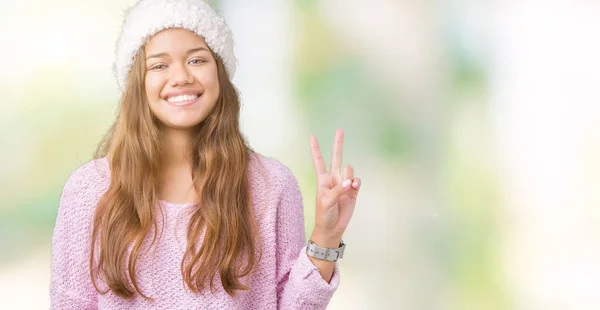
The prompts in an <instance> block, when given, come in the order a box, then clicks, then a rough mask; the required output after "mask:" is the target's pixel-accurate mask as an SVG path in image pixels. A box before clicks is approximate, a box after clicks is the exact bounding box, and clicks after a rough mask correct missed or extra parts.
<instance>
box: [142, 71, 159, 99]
mask: <svg viewBox="0 0 600 310" xmlns="http://www.w3.org/2000/svg"><path fill="white" fill-rule="evenodd" d="M144 84H145V90H146V95H147V96H148V100H149V101H154V100H156V99H157V98H159V97H160V91H161V89H162V80H161V79H159V78H157V77H153V76H146V79H145V80H144Z"/></svg>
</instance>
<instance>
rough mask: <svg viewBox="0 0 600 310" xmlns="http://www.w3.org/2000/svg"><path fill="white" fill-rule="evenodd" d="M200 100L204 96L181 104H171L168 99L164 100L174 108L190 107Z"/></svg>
mask: <svg viewBox="0 0 600 310" xmlns="http://www.w3.org/2000/svg"><path fill="white" fill-rule="evenodd" d="M200 98H202V95H200V96H198V97H196V99H194V100H187V101H181V102H169V101H168V100H166V99H164V100H165V102H166V103H167V104H168V105H170V106H173V107H185V106H188V105H191V104H194V103H196V101H198V100H200Z"/></svg>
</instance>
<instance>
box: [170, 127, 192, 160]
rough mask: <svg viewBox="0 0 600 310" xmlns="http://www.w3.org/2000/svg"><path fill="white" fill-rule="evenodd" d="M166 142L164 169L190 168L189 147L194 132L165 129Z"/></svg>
mask: <svg viewBox="0 0 600 310" xmlns="http://www.w3.org/2000/svg"><path fill="white" fill-rule="evenodd" d="M163 139H164V140H163V141H164V152H165V153H164V156H163V165H164V167H181V166H189V165H190V158H189V152H188V150H189V146H190V144H191V141H192V132H191V131H189V130H179V129H172V128H164V129H163Z"/></svg>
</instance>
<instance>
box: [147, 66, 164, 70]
mask: <svg viewBox="0 0 600 310" xmlns="http://www.w3.org/2000/svg"><path fill="white" fill-rule="evenodd" d="M165 67H166V66H165V65H156V66H154V67H152V68H150V70H160V69H163V68H165Z"/></svg>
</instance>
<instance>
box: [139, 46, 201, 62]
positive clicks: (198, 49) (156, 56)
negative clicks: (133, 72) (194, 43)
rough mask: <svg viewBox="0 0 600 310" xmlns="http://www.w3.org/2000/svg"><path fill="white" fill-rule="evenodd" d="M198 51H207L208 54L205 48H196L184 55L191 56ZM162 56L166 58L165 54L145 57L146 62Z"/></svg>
mask: <svg viewBox="0 0 600 310" xmlns="http://www.w3.org/2000/svg"><path fill="white" fill-rule="evenodd" d="M199 51H207V52H208V50H207V49H206V47H196V48H192V49H189V50H188V51H187V52H186V53H185V54H186V55H189V54H193V53H195V52H199ZM163 56H167V53H158V54H154V55H150V56H148V57H146V60H148V59H150V58H160V57H163Z"/></svg>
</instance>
